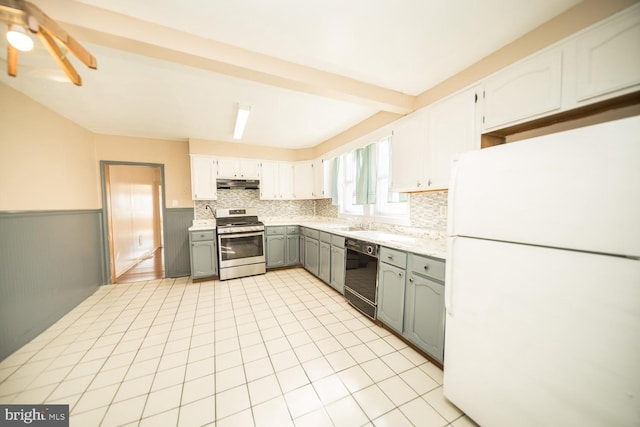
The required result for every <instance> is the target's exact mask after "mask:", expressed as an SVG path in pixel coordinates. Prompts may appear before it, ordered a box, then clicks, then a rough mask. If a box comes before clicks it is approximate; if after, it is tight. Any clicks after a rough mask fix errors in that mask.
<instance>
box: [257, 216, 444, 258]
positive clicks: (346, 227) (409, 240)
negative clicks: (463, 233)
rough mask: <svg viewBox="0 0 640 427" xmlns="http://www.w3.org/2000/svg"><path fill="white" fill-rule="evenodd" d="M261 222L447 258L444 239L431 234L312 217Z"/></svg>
mask: <svg viewBox="0 0 640 427" xmlns="http://www.w3.org/2000/svg"><path fill="white" fill-rule="evenodd" d="M262 221H263V222H264V224H265V226H278V225H299V226H302V227H307V228H313V229H315V230H320V231H325V232H327V233H331V234H337V235H339V236H344V237H348V238H353V239H358V240H364V241H367V242H371V243H376V244H378V245H381V246H386V247H389V248H394V249H399V250H403V251H407V252H412V253H415V254H418V255H427V256H432V257H435V258H440V259H446V258H447V239H446V238H445V236H444V235H443V234H440V235H436V236H433V233H412V234H404V233H400V232H394V231H382V230H366V229H359V228H357V227H355V228H354V227H353V225H350V224H348V223H346V222H343V221H332V220H323V219H315V218H314V219H310V218H306V219H304V218H301V219H295V218H293V219H286V218H263V219H262ZM429 234H431V235H429Z"/></svg>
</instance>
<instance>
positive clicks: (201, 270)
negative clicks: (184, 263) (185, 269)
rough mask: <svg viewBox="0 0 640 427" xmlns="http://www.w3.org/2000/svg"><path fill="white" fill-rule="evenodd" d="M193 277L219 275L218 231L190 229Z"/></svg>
mask: <svg viewBox="0 0 640 427" xmlns="http://www.w3.org/2000/svg"><path fill="white" fill-rule="evenodd" d="M189 246H190V248H191V277H192V278H194V279H200V278H203V277H211V276H217V275H218V251H217V250H216V246H217V245H216V233H215V231H213V230H202V231H190V232H189Z"/></svg>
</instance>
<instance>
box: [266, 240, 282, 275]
mask: <svg viewBox="0 0 640 427" xmlns="http://www.w3.org/2000/svg"><path fill="white" fill-rule="evenodd" d="M266 240H267V250H266V255H267V267H268V268H273V267H282V266H283V265H284V252H285V250H284V244H285V240H284V235H277V236H267V237H266Z"/></svg>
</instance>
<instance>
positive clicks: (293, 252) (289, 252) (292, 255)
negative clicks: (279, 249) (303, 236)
mask: <svg viewBox="0 0 640 427" xmlns="http://www.w3.org/2000/svg"><path fill="white" fill-rule="evenodd" d="M285 262H286V264H287V265H296V264H300V234H299V233H295V234H289V233H287V241H286V259H285Z"/></svg>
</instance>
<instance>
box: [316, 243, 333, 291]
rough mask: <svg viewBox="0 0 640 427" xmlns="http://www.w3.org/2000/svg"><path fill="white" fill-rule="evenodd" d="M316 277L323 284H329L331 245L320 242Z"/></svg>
mask: <svg viewBox="0 0 640 427" xmlns="http://www.w3.org/2000/svg"><path fill="white" fill-rule="evenodd" d="M318 277H320V279H321V280H322V281H323V282H325V283H330V282H331V244H330V243H327V242H320V254H319V265H318Z"/></svg>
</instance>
